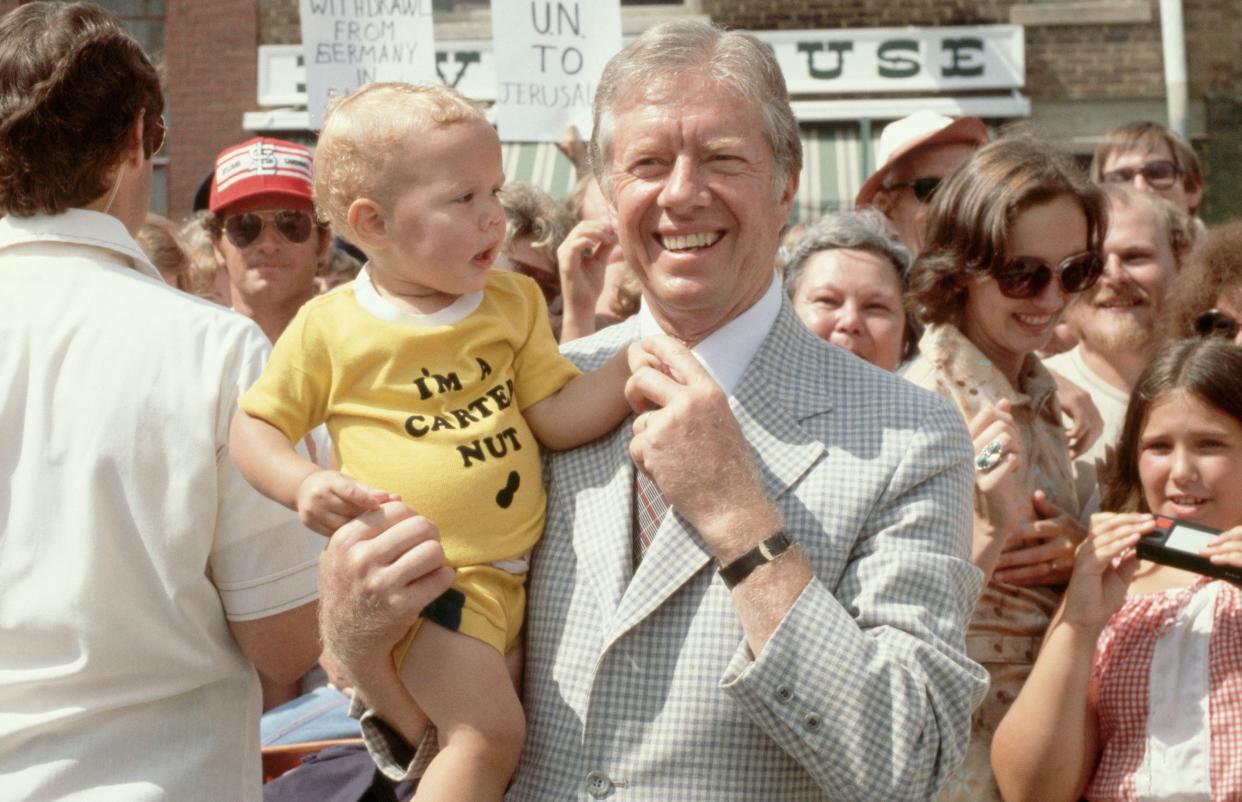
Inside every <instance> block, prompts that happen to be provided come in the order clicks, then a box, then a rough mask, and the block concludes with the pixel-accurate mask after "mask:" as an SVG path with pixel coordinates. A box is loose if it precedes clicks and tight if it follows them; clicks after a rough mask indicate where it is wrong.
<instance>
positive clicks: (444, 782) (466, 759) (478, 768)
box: [401, 621, 526, 802]
mask: <svg viewBox="0 0 1242 802" xmlns="http://www.w3.org/2000/svg"><path fill="white" fill-rule="evenodd" d="M401 676H402V679H404V680H405V682H406V684H407V685H408V686H409V688H410V691H411V693H413V695H414V699H415V701H416V702H418V705H419V707H421V708H422V709H423V712H425V713H426V714H427V717H428V718H429V719H431V721H432V722H433V723H434V724H435V725H436V728H437V730H438V732H439V741H440V754H438V755H436V757H435V759H434V760H432V761H431V765H430V766H428V767H427V771H426V772H425V773H424V774H423V778H422V780H421V781H420V782H419V784H418V793H417V795H416V796H415V799H417V800H419V802H426V801H427V800H462V799H469V800H480V802H483V801H485V800H499V799H500V798H501V797H502V796H503V795H504V791H505V787H506V786H507V785H508V784H509V778H510V777H511V776H512V775H513V770H514V769H515V768H517V761H518V755H519V754H520V753H521V750H522V740H523V738H525V736H526V718H525V716H524V715H523V713H522V705H521V704H520V703H519V702H518V697H517V693H516V692H515V691H514V688H513V682H512V680H511V678H510V671H509V666H508V665H506V660H505V658H504V657H503V656H501V654H500V652H498V651H496V650H495V649H494V648H492V647H491V646H489V645H487V644H485V643H483V642H482V641H479V640H475V639H474V638H471V637H469V636H467V635H461V634H459V633H456V632H450V631H449V630H447V629H445V628H443V627H441V626H439V625H438V624H433V623H432V622H430V621H424V622H423V623H422V626H421V627H419V630H418V634H417V635H416V636H415V637H414V642H413V643H412V644H411V645H410V650H409V651H408V652H407V653H406V656H405V660H404V662H403V663H402V664H401Z"/></svg>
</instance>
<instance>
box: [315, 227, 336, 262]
mask: <svg viewBox="0 0 1242 802" xmlns="http://www.w3.org/2000/svg"><path fill="white" fill-rule="evenodd" d="M315 230H316V231H318V232H319V250H318V251H317V252H316V254H315V255H316V257H317V258H319V259H322V258H323V255H324V254H325V253H327V252H328V248H329V247H330V246H331V245H332V229H331V227H329V226H323V227H320V226H316V227H315Z"/></svg>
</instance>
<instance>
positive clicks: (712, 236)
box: [660, 231, 720, 251]
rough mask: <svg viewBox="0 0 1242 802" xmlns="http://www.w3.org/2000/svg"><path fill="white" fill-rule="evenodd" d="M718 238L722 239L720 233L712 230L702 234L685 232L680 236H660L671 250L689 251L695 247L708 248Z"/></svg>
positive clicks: (662, 242)
mask: <svg viewBox="0 0 1242 802" xmlns="http://www.w3.org/2000/svg"><path fill="white" fill-rule="evenodd" d="M718 239H720V233H719V232H717V231H710V232H704V233H702V234H685V235H683V236H680V237H677V236H662V237H660V242H661V244H663V245H664V247H665V248H666V249H668V250H670V251H689V250H693V249H695V248H706V247H707V246H708V245H714V244H715V242H716V240H718Z"/></svg>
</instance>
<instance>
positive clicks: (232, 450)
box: [229, 410, 319, 509]
mask: <svg viewBox="0 0 1242 802" xmlns="http://www.w3.org/2000/svg"><path fill="white" fill-rule="evenodd" d="M229 454H231V455H232V457H233V462H235V463H237V468H238V469H239V470H240V471H241V472H242V476H244V477H246V481H247V482H249V483H250V484H251V485H252V486H253V487H254V488H255V489H256V490H258V491H259V492H260V493H262V494H263V495H265V496H267V497H268V498H270V499H272V500H273V501H279V502H280V503H281V504H284V505H285V506H286V507H288V508H289V509H297V505H298V503H297V502H298V488H299V487H301V486H302V482H304V481H306V477H308V476H310V475H311V474H312V473H315V472H316V471H318V470H319V466H318V465H316V464H315V463H313V462H311V461H310V460H308V459H306V458H305V457H303V456H302V455H301V454H299V453H298V452H297V451H296V450H295V449H294V447H293V444H292V443H290V442H289V438H287V437H285V435H284V432H282V431H280V429H277V428H276V427H275V426H273V425H272V424H270V423H268V422H267V421H265V420H262V419H260V418H256V417H253V416H251V415H249V414H248V413H246V411H245V410H238V411H237V414H236V415H234V416H233V425H232V427H231V428H230V429H229Z"/></svg>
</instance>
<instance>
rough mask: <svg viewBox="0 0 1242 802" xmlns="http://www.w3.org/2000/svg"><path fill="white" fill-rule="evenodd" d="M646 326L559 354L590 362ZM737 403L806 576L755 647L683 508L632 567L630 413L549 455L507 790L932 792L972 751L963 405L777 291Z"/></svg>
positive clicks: (403, 754)
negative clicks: (815, 326)
mask: <svg viewBox="0 0 1242 802" xmlns="http://www.w3.org/2000/svg"><path fill="white" fill-rule="evenodd" d="M637 333H638V325H637V321H636V320H634V319H631V320H630V321H628V322H626V323H622V324H620V325H617V326H613V327H611V328H608V329H605V330H604V331H602V332H600V333H599V334H597V335H596V336H594V337H591V338H587V339H585V340H580V341H576V342H573V343H571V344H569V345H568V346H567V347H566V349H565V351H566V352H567V355H568V356H570V357H571V358H573V359H574V360H575V361H577V362H578V364H579V365H580V366H581V367H582V368H584V369H588V370H589V369H592V368H595V367H598V366H600V365H602V364H603V363H604V362H605V361H606V360H607V359H608V357H610V356H611V355H612V354H614V353H616V352H617V351H618V350H619V349H621V348H623V347H624V346H625V345H626V344H628V343H629V342H631V341H632V340H633V339H634V338H635V337H637ZM732 405H733V410H734V414H735V415H736V417H737V419H738V422H739V423H740V425H741V427H742V431H743V433H744V434H745V436H746V438H747V440H748V441H749V443H750V444H751V446H752V448H753V452H754V456H755V458H756V460H757V462H758V464H759V469H760V473H761V475H762V477H763V481H764V483H765V485H766V487H767V490H768V493H769V495H770V496H771V497H772V498H774V499H775V500H776V502H777V504H779V506H780V508H781V511H782V513H783V514H784V516H785V521H786V531H787V532H788V533H789V534H790V535H791V536H792V537H793V538H794V539H795V540H796V541H797V542H798V543H799V544H800V546H801V548H802V549H803V551H804V552H805V553H806V555H807V557H808V559H809V560H810V563H811V565H812V567H813V569H814V572H815V578H814V579H813V580H812V582H811V583H810V585H808V586H807V588H806V589H805V591H804V592H803V593H802V595H801V596H800V597H799V599H798V601H797V602H796V604H795V606H794V607H793V609H792V610H791V611H790V612H789V614H788V616H787V617H786V618H785V620H784V622H783V623H782V624H781V625H780V627H779V629H778V630H777V632H776V633H775V634H774V635H773V637H772V638H771V640H770V641H769V642H768V643H767V645H766V647H765V648H764V650H763V653H762V654H761V655H760V656H759V658H758V659H755V658H753V656H752V655H751V654H750V651H749V649H748V648H747V646H746V642H745V638H744V636H743V633H742V628H741V625H740V624H739V623H738V619H737V615H736V613H735V611H734V607H733V602H732V598H731V596H730V593H729V591H728V590H726V589H725V587H724V584H723V583H722V581H721V580H720V578H719V577H718V576H717V574H716V571H715V569H716V567H717V566H716V564H715V562H714V561H713V559H712V556H711V554H710V552H709V550H708V549H707V547H706V546H705V545H704V543H703V541H702V539H701V538H700V536H699V535H698V533H697V532H695V531H694V530H693V529H692V528H690V527H689V526H688V525H687V524H686V522H685V521H684V520H683V519H682V518H681V517H680V516H678V515H677V514H676V512H675V511H674V514H672V515H669V516H668V517H667V518H666V519H665V521H664V524H663V526H662V527H661V529H660V531H659V533H658V534H657V535H656V537H655V539H654V541H653V542H652V545H651V549H650V551H649V552H648V553H647V556H646V558H645V559H644V560H643V562H642V564H641V565H640V566H639V568H638V570H637V572H634V571H633V569H632V553H631V539H632V532H633V522H632V517H633V504H632V494H633V487H634V466H633V463H632V462H631V461H630V458H629V453H628V451H627V446H628V443H629V439H630V427H629V426H628V425H626V426H622V427H621V428H620V429H618V430H617V431H616V432H615V433H614V434H612V435H610V436H608V437H605V438H603V439H601V440H599V441H597V442H595V443H593V444H591V445H588V446H585V447H582V448H578V449H575V450H573V451H568V452H560V453H556V454H551V455H549V457H548V459H547V467H546V472H545V477H546V479H547V482H548V524H547V530H546V532H545V535H544V538H543V540H542V541H541V542H540V544H539V546H538V547H537V550H536V552H535V555H534V558H533V565H532V570H531V577H532V581H531V585H530V588H529V604H528V608H527V630H526V693H525V705H526V713H527V738H526V744H525V747H524V750H523V753H522V758H521V763H520V765H519V767H518V771H517V775H516V777H515V779H514V782H513V785H512V786H511V788H510V790H509V793H508V795H507V797H506V799H507V800H510V802H544V800H565V799H579V800H591V799H596V798H608V799H615V800H618V801H624V802H629V801H630V800H635V801H636V802H637V801H639V800H641V801H642V802H677V801H678V800H698V799H703V800H713V801H719V800H737V802H743V800H745V802H780V801H781V800H788V801H789V802H808V801H809V800H821V799H824V800H826V799H832V800H869V799H874V800H905V799H912V800H913V799H920V800H922V799H930V798H931V797H932V796H933V794H934V792H935V789H936V788H937V787H938V786H939V784H940V783H941V781H942V780H943V779H944V778H945V777H946V776H947V775H948V774H949V773H950V772H951V771H952V770H953V769H954V768H955V767H956V766H957V764H958V762H959V761H960V760H961V757H962V755H963V754H964V752H965V749H966V744H967V742H968V740H969V738H970V714H971V711H972V710H973V709H974V707H975V706H976V705H977V704H978V703H979V701H980V700H981V699H982V696H983V693H984V690H985V688H986V686H987V675H986V673H985V672H984V671H983V670H982V669H981V668H980V667H979V666H978V665H976V664H975V663H972V662H971V661H969V660H968V659H967V658H966V656H965V653H964V641H963V637H964V631H965V626H966V623H967V621H968V620H969V618H970V614H971V612H972V610H973V607H974V604H975V599H976V598H977V596H978V595H979V590H980V585H981V579H982V577H981V574H980V572H979V570H978V569H976V568H975V567H974V566H973V565H971V563H970V531H971V492H972V486H973V475H972V472H971V469H970V458H971V448H970V440H969V436H968V434H967V431H966V428H965V425H964V423H963V420H962V416H961V413H960V412H958V411H957V409H955V408H954V407H953V406H952V405H951V404H949V403H948V402H947V401H945V400H944V399H943V398H940V397H939V396H935V395H932V394H930V393H927V392H925V391H923V390H920V389H918V388H916V387H915V386H914V385H912V384H909V383H908V382H906V381H904V380H903V379H901V378H898V377H896V376H894V375H892V374H888V373H885V372H883V371H880V370H878V369H876V368H874V367H872V366H871V365H869V364H867V363H866V362H864V361H863V360H861V359H857V358H855V357H853V356H851V355H849V354H847V353H846V352H845V351H843V350H840V349H838V348H836V347H833V346H829V345H827V344H826V343H824V342H822V341H821V340H819V339H818V338H817V337H815V336H814V335H812V334H810V333H809V332H807V330H806V329H805V328H804V327H803V326H802V324H801V323H800V322H799V321H798V319H797V318H796V317H795V316H794V314H793V312H792V310H791V309H790V307H789V305H788V303H787V302H786V303H785V304H784V306H783V308H782V310H781V312H780V315H779V317H778V318H777V321H776V324H775V326H774V327H773V330H772V332H771V333H770V334H769V335H768V337H767V338H766V339H765V340H764V342H763V345H762V346H761V348H760V350H759V352H758V353H757V354H756V356H755V358H754V360H753V361H752V363H751V364H750V366H749V367H748V368H747V372H746V373H745V375H744V376H743V377H742V379H741V382H740V383H739V385H738V388H737V390H736V392H735V394H734V397H733V400H732ZM363 729H364V733H366V734H367V736H368V745H369V746H371V747H372V751H373V754H374V756H375V757H376V762H377V763H378V764H379V765H380V766H381V768H384V769H385V770H386V772H388V773H390V774H391V775H393V776H396V775H400V774H402V773H403V771H405V770H407V769H408V768H409V765H410V764H409V763H408V762H407V761H409V760H410V758H411V755H410V753H409V751H408V748H401V747H400V746H399V745H396V744H392V743H391V740H390V739H387V738H385V737H382V736H383V735H384V732H385V731H386V728H383V727H382V725H381V727H380V728H379V729H373V728H372V727H369V726H364V728H363ZM377 733H378V735H379V736H381V737H377ZM424 751H425V750H424Z"/></svg>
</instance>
